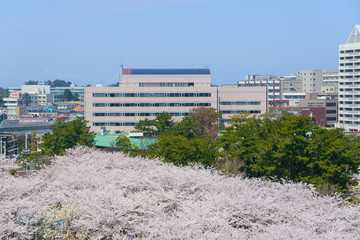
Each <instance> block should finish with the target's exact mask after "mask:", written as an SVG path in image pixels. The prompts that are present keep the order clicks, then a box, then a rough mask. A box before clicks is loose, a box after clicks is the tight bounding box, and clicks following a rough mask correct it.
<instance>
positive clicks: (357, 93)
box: [338, 25, 360, 132]
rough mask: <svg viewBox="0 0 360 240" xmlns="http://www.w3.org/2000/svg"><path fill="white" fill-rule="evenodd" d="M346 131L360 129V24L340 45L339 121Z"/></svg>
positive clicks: (339, 125)
mask: <svg viewBox="0 0 360 240" xmlns="http://www.w3.org/2000/svg"><path fill="white" fill-rule="evenodd" d="M338 123H339V124H338V127H342V128H344V129H345V130H346V131H351V132H353V131H354V132H358V131H359V130H360V25H355V27H354V29H353V31H352V32H351V34H350V36H349V38H348V40H347V41H346V43H345V44H340V45H339V122H338Z"/></svg>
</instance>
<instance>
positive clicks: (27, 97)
mask: <svg viewBox="0 0 360 240" xmlns="http://www.w3.org/2000/svg"><path fill="white" fill-rule="evenodd" d="M22 99H23V101H24V104H25V106H28V105H29V104H30V103H31V96H30V94H29V93H24V94H23V96H22Z"/></svg>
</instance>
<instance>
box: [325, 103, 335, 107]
mask: <svg viewBox="0 0 360 240" xmlns="http://www.w3.org/2000/svg"><path fill="white" fill-rule="evenodd" d="M326 106H327V107H334V106H336V103H326Z"/></svg>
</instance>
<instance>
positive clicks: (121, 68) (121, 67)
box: [119, 64, 124, 81]
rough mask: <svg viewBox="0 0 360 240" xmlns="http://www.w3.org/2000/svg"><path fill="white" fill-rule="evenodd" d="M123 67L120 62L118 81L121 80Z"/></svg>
mask: <svg viewBox="0 0 360 240" xmlns="http://www.w3.org/2000/svg"><path fill="white" fill-rule="evenodd" d="M123 69H124V65H122V64H120V74H119V81H121V75H122V72H123Z"/></svg>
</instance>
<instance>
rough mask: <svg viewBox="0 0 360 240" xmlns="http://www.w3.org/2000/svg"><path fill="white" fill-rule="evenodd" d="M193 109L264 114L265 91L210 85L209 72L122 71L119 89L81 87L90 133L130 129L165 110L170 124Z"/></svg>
mask: <svg viewBox="0 0 360 240" xmlns="http://www.w3.org/2000/svg"><path fill="white" fill-rule="evenodd" d="M196 107H212V108H215V109H216V110H217V111H218V112H223V118H224V122H226V121H228V120H229V119H230V117H231V115H233V114H237V113H241V112H249V113H253V114H259V113H264V112H266V110H267V99H266V87H246V88H245V87H236V86H226V87H225V86H224V87H215V86H212V85H211V78H210V70H209V69H122V77H121V80H120V82H119V87H86V88H85V118H86V120H88V121H89V124H90V126H91V129H92V130H93V131H97V132H100V130H101V128H103V127H106V128H107V129H108V130H110V129H111V130H120V131H130V130H133V128H134V126H135V125H136V124H137V123H138V122H139V121H140V120H142V119H145V118H149V119H154V118H155V117H156V116H157V115H159V114H160V113H162V112H168V113H170V114H171V116H173V118H174V119H175V121H180V120H181V119H182V118H183V117H184V116H188V115H189V112H190V110H191V109H193V108H196Z"/></svg>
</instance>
